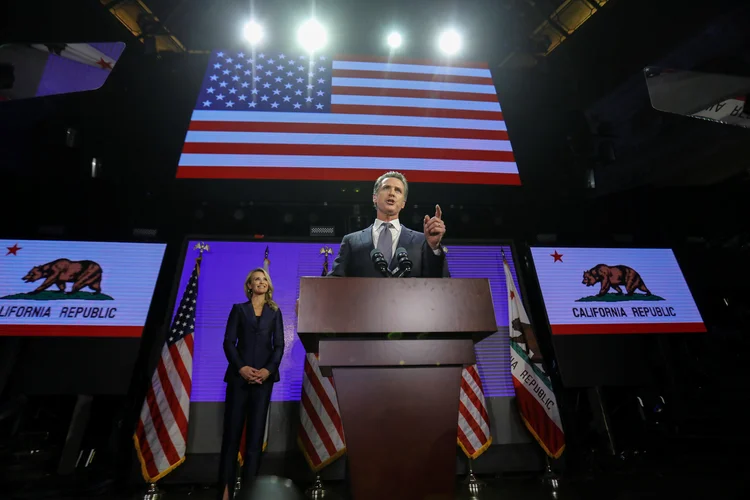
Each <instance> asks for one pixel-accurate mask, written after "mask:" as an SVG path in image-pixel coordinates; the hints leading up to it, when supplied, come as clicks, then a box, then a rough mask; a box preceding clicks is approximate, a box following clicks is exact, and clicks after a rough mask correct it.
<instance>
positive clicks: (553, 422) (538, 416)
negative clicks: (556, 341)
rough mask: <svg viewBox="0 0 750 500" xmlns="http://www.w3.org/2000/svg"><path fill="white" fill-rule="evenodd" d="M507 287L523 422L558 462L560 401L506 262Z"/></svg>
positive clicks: (513, 361) (512, 361)
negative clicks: (558, 405) (545, 367)
mask: <svg viewBox="0 0 750 500" xmlns="http://www.w3.org/2000/svg"><path fill="white" fill-rule="evenodd" d="M503 268H504V269H505V283H506V285H507V287H508V324H509V325H510V328H509V330H510V367H511V372H512V373H513V387H514V388H515V390H516V401H517V403H518V409H519V410H520V412H521V419H522V420H523V423H524V424H525V425H526V427H527V428H528V429H529V432H531V434H533V436H534V437H535V438H536V440H537V441H538V442H539V444H540V445H541V447H542V448H543V449H544V451H545V452H546V453H547V455H549V456H550V457H552V458H558V457H559V456H560V455H562V452H563V450H564V449H565V435H564V433H563V428H562V424H561V423H560V411H559V409H558V407H557V399H556V398H555V393H554V392H553V391H552V384H551V383H550V379H549V376H548V375H547V373H546V372H545V371H544V366H543V365H542V353H541V351H540V350H539V344H538V343H537V341H536V335H534V332H533V331H532V329H531V323H530V322H529V317H528V316H527V315H526V311H525V310H524V308H523V304H522V303H521V298H520V297H519V295H518V291H517V290H516V285H515V283H514V282H513V277H512V276H511V274H510V267H508V262H507V261H506V260H505V258H503Z"/></svg>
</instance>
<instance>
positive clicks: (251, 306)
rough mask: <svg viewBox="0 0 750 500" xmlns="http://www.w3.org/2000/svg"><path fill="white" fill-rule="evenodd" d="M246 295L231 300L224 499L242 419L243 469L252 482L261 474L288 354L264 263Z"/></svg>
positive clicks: (222, 465)
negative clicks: (275, 392)
mask: <svg viewBox="0 0 750 500" xmlns="http://www.w3.org/2000/svg"><path fill="white" fill-rule="evenodd" d="M245 295H247V298H248V299H249V300H248V301H247V302H244V303H242V304H234V305H233V306H232V311H231V312H230V313H229V320H228V321H227V329H226V333H225V334H224V353H225V354H226V356H227V361H229V367H228V368H227V371H226V374H225V375H224V382H226V383H227V395H226V401H225V406H224V434H223V437H222V440H221V455H220V458H219V460H220V465H219V485H220V489H219V493H220V498H222V499H223V500H229V499H230V498H232V495H233V493H234V491H233V490H234V484H235V480H236V477H237V453H238V452H239V449H240V439H241V437H242V426H243V425H246V426H247V427H246V441H247V449H246V450H245V454H244V461H245V465H244V467H243V474H242V475H243V477H244V480H245V481H246V482H250V481H252V480H253V478H254V477H255V476H256V475H257V474H258V469H259V468H260V456H261V453H262V451H263V450H262V448H263V435H264V433H265V426H266V412H267V410H268V405H269V404H270V402H271V390H272V389H273V383H274V382H278V381H279V363H281V356H282V355H283V354H284V323H283V321H282V318H281V310H280V309H279V306H278V305H277V304H276V302H274V301H273V284H272V283H271V277H270V276H269V275H268V273H267V272H266V271H265V270H264V269H263V268H258V269H253V270H252V271H251V272H250V274H249V275H248V276H247V279H246V280H245Z"/></svg>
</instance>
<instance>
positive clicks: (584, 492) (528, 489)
mask: <svg viewBox="0 0 750 500" xmlns="http://www.w3.org/2000/svg"><path fill="white" fill-rule="evenodd" d="M633 472H634V471H629V472H621V473H614V474H613V473H612V472H609V473H606V474H598V475H596V476H588V477H583V478H577V479H572V480H566V479H565V478H563V479H562V481H561V483H560V488H559V490H558V494H557V496H553V495H552V492H551V490H550V489H549V488H547V487H545V486H544V485H543V484H542V482H541V480H540V479H541V476H540V475H530V474H528V475H527V474H525V475H519V476H506V477H489V478H488V477H481V478H480V479H481V480H483V481H485V482H486V487H485V489H484V490H483V491H482V493H481V494H480V496H479V497H478V498H479V499H481V500H495V499H502V500H551V499H555V498H556V499H557V500H602V499H605V498H606V499H607V500H631V499H638V500H650V499H663V498H684V499H705V498H715V497H716V494H717V493H719V492H720V497H721V498H726V499H734V498H742V496H741V495H740V492H742V491H743V490H744V488H743V486H742V478H741V476H738V475H736V474H733V473H731V471H728V470H727V471H725V472H726V475H716V471H713V473H710V472H709V473H707V474H694V473H693V474H687V473H686V474H666V475H665V474H663V473H659V472H656V471H653V472H650V473H649V472H644V471H640V472H639V473H637V474H634V473H633ZM706 472H708V471H706ZM306 486H308V485H298V491H300V492H302V491H304V487H306ZM326 487H328V488H329V489H330V492H331V495H330V496H326V497H325V498H326V500H328V499H331V500H349V499H350V498H351V497H350V496H348V495H347V494H346V485H345V484H344V483H334V482H331V483H326ZM143 493H144V490H141V491H140V492H136V491H132V492H130V493H127V494H125V493H122V494H119V495H118V494H111V493H110V494H107V495H104V496H98V497H84V498H81V499H80V500H94V499H95V498H96V499H101V498H108V499H111V500H140V499H142V498H143ZM163 493H164V497H163V498H164V499H165V500H214V499H215V498H216V490H215V489H214V488H210V487H201V486H177V485H171V486H164V488H163ZM0 498H3V497H2V495H0ZM46 498H51V497H46ZM68 498H69V497H68ZM277 498H278V500H286V498H281V497H277ZM471 498H472V497H471V496H470V495H469V493H468V490H467V489H466V486H465V485H464V484H461V483H460V482H459V483H458V484H457V491H456V499H457V500H468V499H471ZM253 500H270V498H262V499H253ZM384 500H386V499H384Z"/></svg>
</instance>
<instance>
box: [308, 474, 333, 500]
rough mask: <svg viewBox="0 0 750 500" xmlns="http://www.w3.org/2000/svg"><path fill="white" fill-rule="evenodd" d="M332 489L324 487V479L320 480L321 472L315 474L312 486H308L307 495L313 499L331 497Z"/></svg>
mask: <svg viewBox="0 0 750 500" xmlns="http://www.w3.org/2000/svg"><path fill="white" fill-rule="evenodd" d="M329 493H330V491H329V490H327V489H325V487H323V481H321V480H320V474H315V481H314V482H313V484H312V486H310V487H309V488H307V491H305V496H307V498H310V499H311V500H320V499H321V498H330V494H329Z"/></svg>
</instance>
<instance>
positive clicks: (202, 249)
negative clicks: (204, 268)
mask: <svg viewBox="0 0 750 500" xmlns="http://www.w3.org/2000/svg"><path fill="white" fill-rule="evenodd" d="M193 250H198V252H199V253H198V257H199V258H200V257H203V252H208V251H210V250H211V249H210V247H209V246H208V244H207V243H204V242H202V241H201V242H198V243H196V244H195V246H194V247H193Z"/></svg>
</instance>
